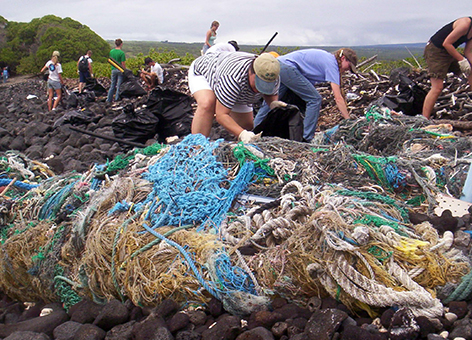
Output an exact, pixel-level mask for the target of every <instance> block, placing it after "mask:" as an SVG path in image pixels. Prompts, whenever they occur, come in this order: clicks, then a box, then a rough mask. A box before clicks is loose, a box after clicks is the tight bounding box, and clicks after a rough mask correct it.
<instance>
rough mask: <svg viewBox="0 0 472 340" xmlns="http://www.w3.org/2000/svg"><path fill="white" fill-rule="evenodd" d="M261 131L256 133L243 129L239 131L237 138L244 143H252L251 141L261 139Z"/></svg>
mask: <svg viewBox="0 0 472 340" xmlns="http://www.w3.org/2000/svg"><path fill="white" fill-rule="evenodd" d="M261 134H262V132H261V133H258V134H257V135H256V134H255V133H254V132H252V131H248V130H243V131H241V133H240V134H239V136H238V140H240V141H241V142H243V143H244V144H249V143H253V142H256V141H258V140H259V139H261Z"/></svg>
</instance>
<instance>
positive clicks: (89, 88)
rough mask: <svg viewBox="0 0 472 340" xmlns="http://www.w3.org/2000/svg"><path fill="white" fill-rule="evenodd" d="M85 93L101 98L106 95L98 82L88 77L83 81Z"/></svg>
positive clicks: (105, 91)
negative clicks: (91, 93)
mask: <svg viewBox="0 0 472 340" xmlns="http://www.w3.org/2000/svg"><path fill="white" fill-rule="evenodd" d="M85 90H86V91H85V92H93V93H95V96H98V97H100V96H103V95H106V94H107V93H108V91H107V90H106V89H105V88H104V87H103V86H102V84H100V83H99V82H98V80H97V79H95V78H92V77H88V78H87V79H85Z"/></svg>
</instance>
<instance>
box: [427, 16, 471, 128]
mask: <svg viewBox="0 0 472 340" xmlns="http://www.w3.org/2000/svg"><path fill="white" fill-rule="evenodd" d="M463 43H465V48H464V56H463V55H462V54H460V53H459V51H457V48H458V47H459V46H460V45H462V44H463ZM424 59H425V61H426V65H427V66H428V74H429V76H430V81H431V89H430V90H429V92H428V94H427V95H426V98H425V100H424V104H423V116H425V117H426V118H428V119H429V118H430V117H431V113H432V112H433V108H434V104H435V103H436V101H437V100H438V97H439V95H440V94H441V92H442V89H443V87H444V84H443V83H444V79H446V76H447V73H448V72H451V71H452V72H454V73H456V74H460V73H461V72H462V73H464V74H465V75H466V76H467V77H468V81H469V85H472V73H471V72H470V69H471V67H470V60H472V17H463V18H459V19H456V20H454V21H452V22H450V23H448V24H447V25H445V26H443V27H442V28H441V29H440V30H439V31H437V32H436V33H435V34H434V35H433V36H432V37H431V38H430V39H429V41H428V43H427V44H426V47H425V49H424Z"/></svg>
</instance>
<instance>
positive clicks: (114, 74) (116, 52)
mask: <svg viewBox="0 0 472 340" xmlns="http://www.w3.org/2000/svg"><path fill="white" fill-rule="evenodd" d="M122 47H123V40H121V39H116V40H115V48H114V49H112V50H111V51H110V58H111V59H113V60H115V61H116V62H117V63H118V65H120V66H121V67H122V68H123V69H126V57H125V52H123V51H122V49H121V48H122ZM121 83H123V73H122V72H121V71H120V70H118V69H117V68H116V67H115V66H113V65H112V66H111V84H110V90H109V91H108V97H107V102H108V103H111V102H113V95H115V100H116V101H118V100H119V99H120V86H121ZM115 92H116V93H115Z"/></svg>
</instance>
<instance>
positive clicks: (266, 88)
mask: <svg viewBox="0 0 472 340" xmlns="http://www.w3.org/2000/svg"><path fill="white" fill-rule="evenodd" d="M255 83H256V89H257V91H259V92H260V93H262V94H266V95H269V96H270V95H272V94H274V93H275V90H276V87H277V82H276V81H271V82H268V81H264V80H262V79H261V78H259V77H258V76H257V74H256V81H255Z"/></svg>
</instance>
